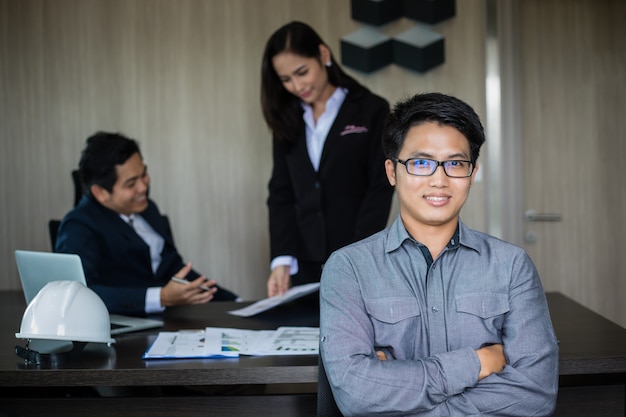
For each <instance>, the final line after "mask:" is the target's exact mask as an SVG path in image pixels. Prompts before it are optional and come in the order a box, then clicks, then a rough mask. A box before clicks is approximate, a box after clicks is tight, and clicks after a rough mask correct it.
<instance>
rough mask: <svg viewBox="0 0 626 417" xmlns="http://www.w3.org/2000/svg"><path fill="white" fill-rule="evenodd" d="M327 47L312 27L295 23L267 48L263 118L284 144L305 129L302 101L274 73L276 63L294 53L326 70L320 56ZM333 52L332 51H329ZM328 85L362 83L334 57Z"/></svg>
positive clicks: (284, 28)
mask: <svg viewBox="0 0 626 417" xmlns="http://www.w3.org/2000/svg"><path fill="white" fill-rule="evenodd" d="M322 44H324V45H326V44H325V42H324V41H323V40H322V38H321V37H320V36H319V35H318V34H317V33H316V32H315V30H313V28H311V27H310V26H309V25H307V24H305V23H302V22H291V23H288V24H286V25H284V26H282V27H281V28H279V29H278V30H277V31H276V32H274V33H273V34H272V36H271V37H270V38H269V40H268V41H267V44H266V45H265V51H264V52H263V61H262V63H261V107H262V108H263V117H264V118H265V122H266V123H267V124H268V126H269V128H270V130H271V131H272V133H273V134H274V137H275V138H276V139H277V140H279V141H281V142H287V143H289V142H293V141H294V140H295V138H296V136H297V134H298V132H299V130H300V128H301V126H302V123H304V122H303V121H302V107H301V106H300V99H298V97H296V96H294V95H293V94H291V93H290V92H288V91H287V90H286V89H285V87H283V84H282V82H281V81H280V78H278V75H277V74H276V71H275V70H274V66H273V65H272V59H273V58H274V56H276V55H278V54H280V53H282V52H291V53H293V54H296V55H300V56H303V57H307V58H316V59H317V60H319V62H320V64H321V65H322V66H324V64H325V62H322V60H321V56H320V45H322ZM329 50H330V48H329ZM330 59H331V62H332V65H331V66H330V67H326V66H324V68H326V71H327V72H328V81H329V82H330V83H331V84H332V85H334V86H335V87H347V88H350V86H358V85H359V83H358V82H357V81H356V80H355V79H354V78H352V77H350V76H349V75H348V74H346V73H345V72H344V71H343V70H342V69H341V68H340V67H339V65H338V64H337V62H336V61H335V58H334V57H333V56H332V53H331V57H330Z"/></svg>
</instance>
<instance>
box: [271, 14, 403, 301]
mask: <svg viewBox="0 0 626 417" xmlns="http://www.w3.org/2000/svg"><path fill="white" fill-rule="evenodd" d="M261 83H262V85H261V104H262V108H263V116H264V117H265V121H266V122H267V124H268V126H269V128H270V130H271V131H272V134H273V159H274V167H273V170H272V177H271V179H270V181H269V198H268V200H267V204H268V207H269V224H270V247H271V258H272V262H271V274H270V277H269V279H268V282H267V290H268V295H269V296H273V295H278V294H282V293H283V292H285V291H286V290H287V289H288V288H289V286H290V285H291V284H293V285H299V284H303V283H307V282H315V281H319V279H320V276H321V271H322V267H323V265H324V262H325V261H326V259H327V258H328V256H330V254H331V253H332V252H333V251H335V250H336V249H339V248H341V247H342V246H345V245H347V244H349V243H352V242H355V241H357V240H359V239H362V238H365V237H367V236H369V235H371V234H373V233H375V232H377V231H380V230H382V229H383V228H384V227H385V225H386V224H387V218H388V216H389V210H390V207H391V198H392V195H393V188H392V187H391V186H390V185H389V182H388V181H387V178H386V176H385V171H384V160H385V158H384V155H383V150H382V145H381V139H382V132H383V127H384V123H385V119H386V117H387V114H388V113H389V104H388V103H387V101H386V100H385V99H383V98H381V97H379V96H376V95H374V94H372V93H371V92H370V91H369V90H368V89H367V88H365V87H364V86H362V85H360V84H359V83H358V82H357V81H356V80H355V79H353V78H352V77H350V76H348V75H347V74H346V73H345V72H344V71H343V70H342V69H341V68H340V67H339V65H338V64H337V62H336V61H335V60H334V58H333V56H332V53H331V51H330V48H329V47H328V46H327V45H326V44H325V43H324V42H323V41H322V39H321V38H320V37H319V35H318V34H317V33H316V32H315V31H314V30H313V29H312V28H311V27H310V26H308V25H306V24H304V23H301V22H291V23H289V24H287V25H285V26H283V27H281V28H279V29H278V30H277V31H276V32H274V34H272V36H271V37H270V38H269V40H268V41H267V44H266V47H265V51H264V54H263V61H262V68H261Z"/></svg>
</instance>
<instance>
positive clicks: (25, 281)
mask: <svg viewBox="0 0 626 417" xmlns="http://www.w3.org/2000/svg"><path fill="white" fill-rule="evenodd" d="M15 261H16V263H17V270H18V272H19V275H20V280H21V281H22V289H23V290H24V297H25V298H26V304H29V303H30V301H31V300H32V299H33V298H35V296H36V295H37V293H38V292H39V290H41V289H42V288H43V287H44V286H45V285H46V284H47V283H49V282H51V281H61V280H63V281H78V282H80V283H82V284H83V285H85V286H86V285H87V280H86V279H85V273H84V271H83V263H82V262H81V260H80V256H78V255H76V254H69V253H55V252H36V251H26V250H16V251H15ZM109 319H110V321H111V336H113V335H116V334H122V333H128V332H135V331H139V330H146V329H153V328H156V327H162V326H163V322H162V321H161V320H154V319H148V318H143V317H131V316H123V315H120V314H109Z"/></svg>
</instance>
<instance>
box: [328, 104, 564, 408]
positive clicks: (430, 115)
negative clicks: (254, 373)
mask: <svg viewBox="0 0 626 417" xmlns="http://www.w3.org/2000/svg"><path fill="white" fill-rule="evenodd" d="M484 141H485V136H484V130H483V127H482V125H481V123H480V119H479V118H478V116H477V115H476V113H475V112H474V110H473V109H472V108H471V107H470V106H469V105H467V104H466V103H465V102H463V101H461V100H458V99H456V98H454V97H450V96H446V95H443V94H438V93H431V94H418V95H416V96H414V97H411V98H409V99H407V100H405V101H402V102H400V103H398V104H397V105H396V106H395V108H394V109H393V112H392V113H391V115H390V116H389V118H388V120H387V126H386V131H385V134H384V138H383V146H384V149H385V156H386V158H387V160H386V161H385V170H386V173H387V178H388V179H389V182H390V183H391V185H392V186H394V187H395V188H396V192H397V195H398V198H399V203H400V215H399V217H398V218H397V219H396V221H395V222H394V223H393V224H392V225H391V226H390V227H389V228H387V229H385V230H383V231H382V232H379V233H377V234H375V235H373V236H371V237H369V238H367V239H364V240H362V241H360V242H357V243H354V244H352V245H350V246H347V247H345V248H343V249H340V250H338V251H337V252H335V253H334V254H333V255H332V256H331V257H330V258H329V260H328V261H327V262H326V265H325V266H324V271H323V274H322V279H321V290H320V291H321V293H320V297H321V301H320V303H321V304H320V309H321V319H320V333H321V334H320V354H321V357H322V360H323V363H324V365H325V368H326V372H327V374H328V379H329V382H330V384H331V387H332V390H333V394H334V396H335V399H336V401H337V405H338V406H339V408H340V410H341V411H342V413H343V414H345V415H354V416H366V415H374V414H378V415H385V416H393V415H402V416H409V415H411V416H412V415H416V416H417V415H419V416H450V417H454V416H463V417H467V416H520V417H522V416H524V417H527V416H548V415H550V414H551V413H552V412H553V410H554V407H555V402H556V394H557V387H558V346H557V340H556V337H555V334H554V330H553V328H552V323H551V320H550V315H549V312H548V306H547V303H546V298H545V293H544V290H543V287H542V285H541V281H540V279H539V276H538V274H537V271H536V269H535V267H534V265H533V263H532V261H531V260H530V258H529V257H528V255H527V254H526V253H525V252H524V251H523V250H522V249H521V248H519V247H517V246H514V245H512V244H510V243H507V242H504V241H501V240H499V239H497V238H495V237H492V236H489V235H486V234H484V233H480V232H477V231H475V230H471V229H469V228H468V227H467V226H465V225H464V224H463V223H462V222H461V221H460V218H459V213H460V210H461V208H462V206H463V204H464V203H465V201H466V200H467V197H468V195H469V191H470V188H471V186H472V183H473V181H474V179H475V176H476V172H477V170H478V165H477V163H476V161H477V159H478V155H479V151H480V147H481V145H482V144H483V142H484Z"/></svg>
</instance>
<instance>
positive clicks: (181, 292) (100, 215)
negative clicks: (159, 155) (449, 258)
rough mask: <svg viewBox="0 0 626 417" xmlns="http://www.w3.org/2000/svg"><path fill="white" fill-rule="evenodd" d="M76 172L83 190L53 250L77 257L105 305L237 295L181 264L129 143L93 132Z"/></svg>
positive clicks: (135, 311)
mask: <svg viewBox="0 0 626 417" xmlns="http://www.w3.org/2000/svg"><path fill="white" fill-rule="evenodd" d="M79 173H80V178H81V181H82V183H83V187H84V189H85V195H84V196H83V197H82V199H81V201H80V202H79V204H78V205H77V206H76V207H75V208H74V209H73V210H72V211H70V212H69V213H68V214H67V215H66V216H65V218H64V219H63V221H62V223H61V226H60V227H59V232H58V236H57V241H56V247H55V251H56V252H65V253H76V254H78V255H79V256H80V257H81V260H82V263H83V268H84V270H85V277H86V279H87V285H88V286H89V287H90V288H91V289H93V290H94V291H95V292H96V293H97V294H98V295H99V296H100V297H101V298H102V300H103V301H104V303H105V304H106V306H107V308H108V309H109V312H111V313H119V314H130V315H144V314H150V313H158V312H161V311H163V310H164V309H165V308H166V307H169V306H175V305H184V304H203V303H207V302H209V301H211V300H235V299H236V298H237V296H236V295H235V294H233V293H231V292H230V291H228V290H226V289H223V288H219V287H218V286H216V285H215V281H214V280H208V279H207V278H206V277H205V276H203V275H200V274H199V273H198V272H196V271H194V270H193V269H192V266H191V263H188V264H185V263H183V260H182V257H181V256H180V254H179V253H178V251H177V250H176V246H175V245H174V239H173V236H172V231H171V230H170V227H169V222H168V221H167V219H166V218H165V217H164V216H162V215H161V214H160V212H159V209H158V208H157V206H156V204H155V203H154V202H153V201H152V200H150V199H149V197H148V191H149V185H150V177H149V176H148V171H147V167H146V165H145V164H144V163H143V159H142V156H141V152H140V150H139V146H138V145H137V142H135V141H134V140H132V139H129V138H126V137H124V136H122V135H120V134H115V133H106V132H99V133H96V134H95V135H93V136H91V137H89V138H88V139H87V146H86V147H85V149H84V150H83V152H82V156H81V160H80V163H79ZM173 277H175V278H176V280H173V279H172V278H173ZM180 279H183V281H180ZM181 282H182V283H181ZM185 282H186V283H188V284H186V285H185V284H184V283H185Z"/></svg>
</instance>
